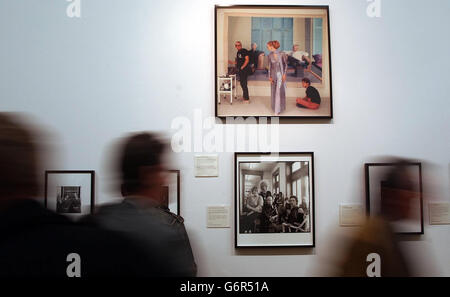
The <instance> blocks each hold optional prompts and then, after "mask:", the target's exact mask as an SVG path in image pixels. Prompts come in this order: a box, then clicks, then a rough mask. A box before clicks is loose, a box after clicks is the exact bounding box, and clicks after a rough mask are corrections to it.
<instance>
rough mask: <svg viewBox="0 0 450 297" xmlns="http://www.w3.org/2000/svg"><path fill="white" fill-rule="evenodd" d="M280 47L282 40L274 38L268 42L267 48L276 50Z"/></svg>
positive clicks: (272, 50)
mask: <svg viewBox="0 0 450 297" xmlns="http://www.w3.org/2000/svg"><path fill="white" fill-rule="evenodd" d="M279 48H280V42H278V40H272V41H269V42H267V49H268V50H269V51H271V52H274V51H276V50H277V49H279Z"/></svg>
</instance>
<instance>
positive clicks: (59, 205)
mask: <svg viewBox="0 0 450 297" xmlns="http://www.w3.org/2000/svg"><path fill="white" fill-rule="evenodd" d="M44 204H45V207H46V208H48V209H50V210H52V211H54V212H56V213H58V214H62V215H65V216H67V217H69V218H71V219H78V218H80V217H81V216H83V215H87V214H91V213H94V210H95V171H93V170H47V171H45V202H44Z"/></svg>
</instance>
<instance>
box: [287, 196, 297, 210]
mask: <svg viewBox="0 0 450 297" xmlns="http://www.w3.org/2000/svg"><path fill="white" fill-rule="evenodd" d="M289 204H290V205H291V207H294V206H297V204H298V199H297V196H291V197H290V198H289Z"/></svg>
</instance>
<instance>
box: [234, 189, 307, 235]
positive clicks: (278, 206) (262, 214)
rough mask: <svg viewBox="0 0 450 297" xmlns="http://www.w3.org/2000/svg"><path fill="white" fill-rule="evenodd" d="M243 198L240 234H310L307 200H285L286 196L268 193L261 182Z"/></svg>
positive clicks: (295, 197)
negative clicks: (259, 188) (258, 186)
mask: <svg viewBox="0 0 450 297" xmlns="http://www.w3.org/2000/svg"><path fill="white" fill-rule="evenodd" d="M260 187H261V190H260V192H259V193H258V188H257V187H256V186H255V187H253V188H252V189H251V191H250V193H249V194H248V196H247V197H245V198H244V203H243V213H242V216H241V233H280V232H309V231H310V230H309V223H308V220H309V209H308V206H307V205H306V201H305V200H304V199H302V201H301V202H300V203H299V201H298V198H297V196H294V195H292V196H290V197H284V195H283V193H282V192H280V193H274V194H272V193H271V192H270V191H267V185H266V184H265V183H261V185H260Z"/></svg>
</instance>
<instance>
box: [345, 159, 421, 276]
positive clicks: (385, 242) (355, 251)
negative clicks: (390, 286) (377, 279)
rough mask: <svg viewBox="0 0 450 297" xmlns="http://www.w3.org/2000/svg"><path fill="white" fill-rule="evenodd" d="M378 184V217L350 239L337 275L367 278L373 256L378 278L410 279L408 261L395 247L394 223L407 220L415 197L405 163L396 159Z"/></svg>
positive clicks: (367, 219)
mask: <svg viewBox="0 0 450 297" xmlns="http://www.w3.org/2000/svg"><path fill="white" fill-rule="evenodd" d="M391 163H395V164H396V166H394V167H392V169H390V171H389V172H387V173H386V175H385V177H384V178H383V180H384V182H382V183H381V200H380V210H379V213H378V214H375V215H371V216H370V217H367V218H366V221H365V223H364V224H363V226H362V227H361V229H360V230H359V231H358V232H357V233H356V235H355V236H354V237H353V238H352V239H351V240H350V243H349V246H348V249H347V251H346V252H344V257H343V260H342V262H341V263H340V264H339V265H338V266H339V267H340V268H339V270H340V272H337V273H338V274H339V275H341V276H358V277H363V276H367V271H366V269H367V266H368V264H369V263H368V262H367V256H368V255H369V254H371V253H377V254H378V255H379V256H380V259H381V276H382V277H406V276H411V275H412V271H411V267H410V266H411V265H410V261H408V259H407V258H406V255H405V253H404V252H403V251H402V250H401V248H400V246H399V239H400V236H401V235H399V234H396V233H395V228H394V224H395V223H396V222H400V221H404V220H407V219H408V218H410V209H411V203H410V202H411V199H415V198H416V197H417V190H415V189H414V187H413V184H412V182H411V180H412V178H411V176H410V174H409V173H408V170H407V168H406V166H405V164H407V161H406V160H403V159H396V160H395V162H391Z"/></svg>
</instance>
